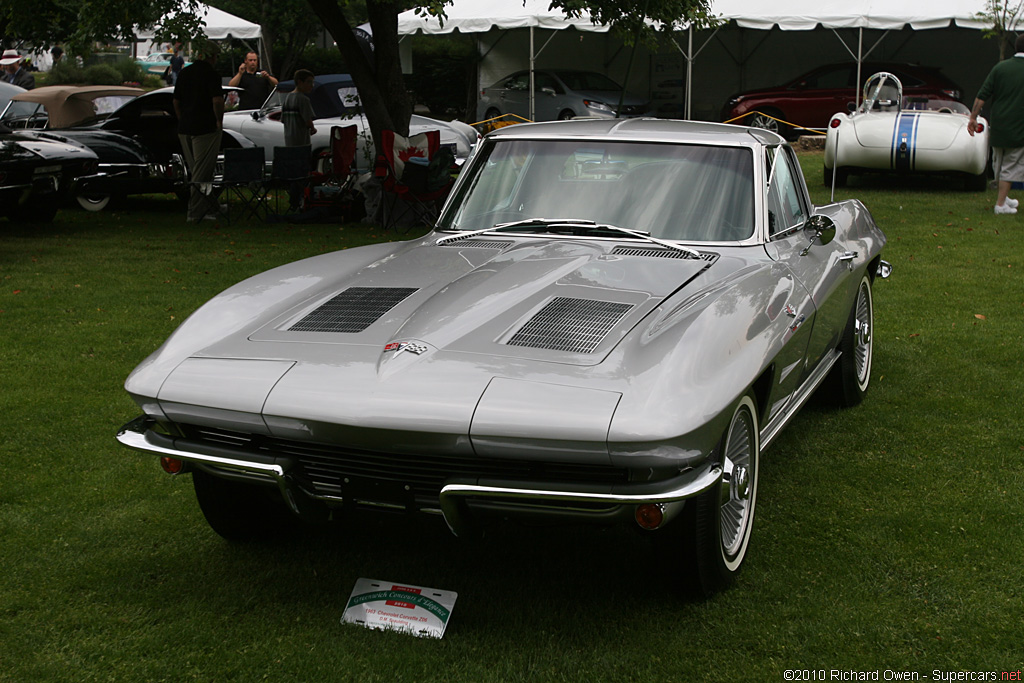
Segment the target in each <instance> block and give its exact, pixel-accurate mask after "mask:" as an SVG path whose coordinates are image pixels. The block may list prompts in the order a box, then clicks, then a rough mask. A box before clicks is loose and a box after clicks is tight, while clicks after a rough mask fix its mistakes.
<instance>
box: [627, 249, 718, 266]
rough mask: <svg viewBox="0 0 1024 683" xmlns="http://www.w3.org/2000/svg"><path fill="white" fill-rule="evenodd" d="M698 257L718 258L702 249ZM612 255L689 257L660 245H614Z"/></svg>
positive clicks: (706, 259)
mask: <svg viewBox="0 0 1024 683" xmlns="http://www.w3.org/2000/svg"><path fill="white" fill-rule="evenodd" d="M698 253H700V257H701V258H702V259H704V260H705V261H707V262H709V263H711V262H714V261H717V260H718V254H714V253H710V252H706V251H702V252H698ZM612 256H646V257H649V258H690V257H689V256H688V255H687V254H686V252H682V251H679V250H677V249H662V248H660V247H615V248H614V249H612Z"/></svg>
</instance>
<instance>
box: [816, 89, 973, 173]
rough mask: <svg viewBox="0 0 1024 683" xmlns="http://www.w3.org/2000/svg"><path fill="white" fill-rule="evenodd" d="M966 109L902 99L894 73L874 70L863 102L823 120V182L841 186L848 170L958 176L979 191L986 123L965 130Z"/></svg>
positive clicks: (941, 102) (946, 103)
mask: <svg viewBox="0 0 1024 683" xmlns="http://www.w3.org/2000/svg"><path fill="white" fill-rule="evenodd" d="M969 116H970V111H969V110H968V109H967V107H966V106H964V105H963V104H961V103H960V102H955V101H952V100H934V99H927V98H907V99H906V100H904V98H903V85H902V84H901V83H900V80H899V79H898V78H896V76H894V75H892V74H891V73H888V72H884V71H883V72H879V73H876V74H874V75H873V76H871V77H870V78H869V79H868V80H867V82H866V83H865V85H864V100H863V102H862V103H861V105H860V107H859V108H857V109H856V110H855V111H853V112H851V113H838V114H835V115H834V116H833V117H832V120H831V121H829V126H828V131H827V134H826V138H825V173H824V176H825V184H826V185H831V184H832V183H833V181H834V182H835V184H836V185H844V184H845V183H846V180H847V178H848V177H849V174H850V173H855V174H856V173H863V172H871V171H887V172H892V173H900V174H911V173H913V174H917V173H935V174H944V175H952V176H960V177H962V178H964V180H965V186H966V188H967V189H971V190H983V189H985V185H986V169H987V165H988V121H986V120H985V119H984V118H981V117H979V118H978V131H977V133H976V134H975V135H974V136H973V137H972V136H971V135H970V134H968V132H967V121H968V118H969Z"/></svg>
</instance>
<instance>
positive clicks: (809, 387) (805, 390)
mask: <svg viewBox="0 0 1024 683" xmlns="http://www.w3.org/2000/svg"><path fill="white" fill-rule="evenodd" d="M841 355H843V354H842V352H841V351H840V350H839V349H832V350H831V351H829V353H828V355H827V356H825V357H824V358H822V359H821V362H820V363H818V367H816V368H814V372H812V373H811V376H810V377H808V378H807V379H806V380H804V383H803V384H801V385H800V388H799V389H797V390H796V391H795V392H793V398H792V399H791V400H790V402H789V404H788V405H787V406H786V407H785V409H783V410H781V411H779V412H778V413H776V415H775V417H773V418H772V419H771V421H770V422H769V423H768V424H766V425H765V426H764V429H762V430H761V450H762V451H764V450H766V449H767V448H768V446H769V445H771V442H772V441H774V440H775V437H776V436H778V435H779V432H781V431H782V428H783V427H785V426H786V423H787V422H789V420H790V418H792V417H793V416H794V415H796V413H797V412H798V411H799V410H800V409H801V408H803V407H804V404H805V403H807V399H809V398H810V397H811V394H813V393H814V390H815V389H817V388H818V386H819V385H820V384H821V383H822V382H823V381H824V380H825V377H827V376H828V372H829V370H831V369H832V366H833V365H835V364H836V361H838V360H839V357H840V356H841Z"/></svg>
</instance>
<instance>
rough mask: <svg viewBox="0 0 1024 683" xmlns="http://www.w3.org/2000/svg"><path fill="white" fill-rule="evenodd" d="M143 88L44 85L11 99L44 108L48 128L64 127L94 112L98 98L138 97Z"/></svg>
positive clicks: (92, 114)
mask: <svg viewBox="0 0 1024 683" xmlns="http://www.w3.org/2000/svg"><path fill="white" fill-rule="evenodd" d="M144 92H146V91H145V90H143V89H142V88H132V87H129V86H123V85H46V86H43V87H41V88H35V89H33V90H26V91H25V92H22V93H18V94H17V95H15V96H14V97H12V98H11V100H13V101H15V102H35V103H36V104H41V105H43V106H44V107H46V117H47V119H48V121H49V123H48V125H49V127H50V128H64V127H66V126H71V125H74V124H75V123H78V122H79V121H83V120H85V119H87V118H90V117H92V116H94V115H95V112H94V110H93V101H94V100H96V99H99V98H100V97H111V96H122V97H137V96H139V95H141V94H143V93H144Z"/></svg>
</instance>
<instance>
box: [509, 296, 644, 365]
mask: <svg viewBox="0 0 1024 683" xmlns="http://www.w3.org/2000/svg"><path fill="white" fill-rule="evenodd" d="M631 308H633V305H632V304H622V303H616V302H614V301H594V300H591V299H570V298H567V297H556V298H554V299H552V300H551V301H549V302H548V304H547V305H546V306H544V308H542V309H541V310H540V311H539V312H538V313H537V315H535V316H533V317H532V318H530V320H529V321H527V323H526V324H525V325H523V326H522V327H521V328H520V329H519V331H518V332H516V333H515V334H514V335H512V338H511V339H509V340H508V344H509V345H510V346H528V347H531V348H536V349H550V350H552V351H574V352H576V353H592V352H593V351H594V349H596V348H597V346H598V344H600V343H601V340H603V339H604V337H605V335H606V334H608V332H609V331H610V330H611V329H612V328H613V327H615V324H616V323H618V322H619V321H620V320H622V318H623V317H624V316H625V315H626V313H628V312H629V309H631Z"/></svg>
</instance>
